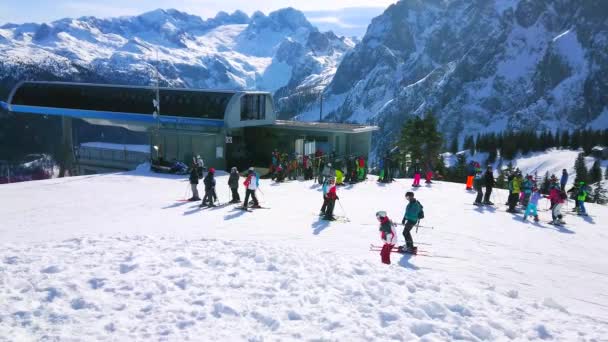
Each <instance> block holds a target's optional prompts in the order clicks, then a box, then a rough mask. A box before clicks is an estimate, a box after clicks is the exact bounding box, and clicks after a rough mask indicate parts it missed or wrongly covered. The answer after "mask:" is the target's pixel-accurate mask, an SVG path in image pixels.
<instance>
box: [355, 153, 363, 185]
mask: <svg viewBox="0 0 608 342" xmlns="http://www.w3.org/2000/svg"><path fill="white" fill-rule="evenodd" d="M364 180H365V159H364V158H363V156H359V159H357V181H358V182H362V181H364Z"/></svg>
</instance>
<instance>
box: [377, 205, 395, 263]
mask: <svg viewBox="0 0 608 342" xmlns="http://www.w3.org/2000/svg"><path fill="white" fill-rule="evenodd" d="M376 219H378V221H380V229H379V230H380V238H381V239H382V241H383V242H384V245H383V246H382V251H380V257H381V258H382V263H383V264H387V265H390V264H391V251H392V250H393V247H394V246H395V244H396V243H397V234H396V233H395V229H394V228H393V227H394V224H393V222H392V221H391V220H390V219H389V218H388V216H386V211H379V212H377V213H376Z"/></svg>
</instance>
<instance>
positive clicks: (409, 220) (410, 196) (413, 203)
mask: <svg viewBox="0 0 608 342" xmlns="http://www.w3.org/2000/svg"><path fill="white" fill-rule="evenodd" d="M405 198H406V199H407V201H408V204H407V206H406V207H405V214H404V215H403V220H401V223H402V224H403V225H404V227H403V237H404V238H405V246H403V247H402V249H403V250H404V251H406V252H408V253H416V250H417V249H418V247H416V246H414V240H413V239H412V234H411V233H410V231H411V230H412V228H414V226H415V225H416V224H417V223H418V221H419V220H420V214H421V213H422V205H421V204H420V203H419V202H418V201H417V200H416V199H415V198H414V193H413V192H411V191H408V192H406V193H405Z"/></svg>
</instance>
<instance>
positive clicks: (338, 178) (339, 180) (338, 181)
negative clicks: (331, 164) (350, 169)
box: [336, 169, 344, 186]
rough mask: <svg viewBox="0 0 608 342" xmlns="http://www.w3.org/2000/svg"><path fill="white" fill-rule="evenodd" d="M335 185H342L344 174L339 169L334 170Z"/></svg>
mask: <svg viewBox="0 0 608 342" xmlns="http://www.w3.org/2000/svg"><path fill="white" fill-rule="evenodd" d="M336 185H339V186H342V185H344V173H343V172H342V170H340V169H336Z"/></svg>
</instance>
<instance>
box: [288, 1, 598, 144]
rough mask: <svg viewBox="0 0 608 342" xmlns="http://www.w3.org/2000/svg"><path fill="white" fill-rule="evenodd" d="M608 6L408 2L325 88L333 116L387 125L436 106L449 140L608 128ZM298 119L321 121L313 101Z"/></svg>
mask: <svg viewBox="0 0 608 342" xmlns="http://www.w3.org/2000/svg"><path fill="white" fill-rule="evenodd" d="M606 75H608V3H607V2H605V1H598V0H592V1H570V0H557V1H553V0H551V1H549V0H534V1H532V0H491V1H469V0H430V1H429V0H401V1H399V2H398V3H396V4H394V5H392V6H390V7H389V8H388V9H387V10H386V11H385V12H384V13H383V14H382V15H381V16H379V17H377V18H375V19H374V20H373V21H372V23H371V25H370V26H369V28H368V30H367V33H366V35H365V36H364V37H363V39H362V42H361V43H360V44H358V45H357V46H356V48H355V49H354V50H353V51H352V52H350V53H348V54H347V56H346V57H345V58H344V59H343V61H342V63H341V64H340V66H339V68H338V70H337V72H336V74H335V77H334V78H333V80H332V82H331V83H330V84H329V85H328V86H327V87H326V88H325V89H324V97H325V103H324V112H325V113H326V114H327V116H328V119H329V120H337V121H356V122H372V123H375V124H378V125H380V126H381V127H382V130H381V131H380V132H378V134H377V135H376V142H377V145H376V146H377V148H382V146H385V145H387V144H389V142H390V140H392V139H394V138H396V137H397V135H398V134H399V133H400V130H401V126H402V123H403V122H404V121H405V120H406V119H407V117H408V116H410V115H420V114H423V113H425V112H427V111H433V112H434V113H436V114H437V115H438V116H439V119H440V129H441V130H442V131H443V132H444V133H446V135H447V136H448V138H449V137H452V136H454V135H460V137H461V138H462V137H463V135H464V134H468V135H471V134H476V133H477V132H487V131H501V130H504V129H514V130H519V129H539V130H542V129H545V128H548V129H555V128H557V127H561V128H575V127H585V126H587V125H589V126H592V127H595V128H606V127H608V95H607V94H608V81H607V77H606ZM303 107H305V109H304V110H301V111H300V115H299V118H301V119H303V120H315V119H316V118H317V117H318V112H319V110H318V105H317V104H316V103H308V104H307V105H304V106H303Z"/></svg>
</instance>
